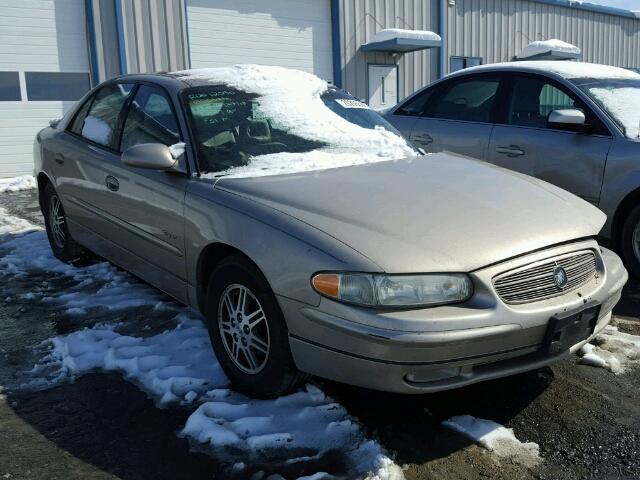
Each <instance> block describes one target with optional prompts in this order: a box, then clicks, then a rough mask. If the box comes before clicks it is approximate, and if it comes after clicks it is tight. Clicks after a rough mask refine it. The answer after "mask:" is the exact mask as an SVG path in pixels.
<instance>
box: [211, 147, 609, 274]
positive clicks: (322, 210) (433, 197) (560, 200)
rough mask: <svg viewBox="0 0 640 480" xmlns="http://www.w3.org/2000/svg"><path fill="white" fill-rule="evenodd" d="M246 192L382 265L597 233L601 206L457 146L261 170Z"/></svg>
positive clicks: (481, 260) (406, 266)
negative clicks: (297, 169)
mask: <svg viewBox="0 0 640 480" xmlns="http://www.w3.org/2000/svg"><path fill="white" fill-rule="evenodd" d="M215 188H218V189H223V190H227V191H231V192H234V193H236V194H240V195H244V196H246V197H249V198H251V199H252V200H255V201H259V202H262V203H263V204H266V205H268V206H270V207H272V208H274V209H277V210H279V211H282V212H284V213H286V214H288V215H291V216H292V217H295V218H297V219H299V220H301V221H303V222H305V223H307V224H309V225H312V226H314V227H316V228H318V229H319V230H322V231H324V232H325V233H328V234H329V235H331V236H333V237H335V238H337V239H338V240H340V241H341V242H343V243H345V244H347V245H349V246H350V247H352V248H354V249H355V250H357V251H359V252H360V253H361V254H363V255H364V256H366V257H367V258H369V259H370V260H372V261H373V262H375V263H376V264H377V265H379V266H380V267H381V268H382V269H383V270H384V271H386V272H391V273H398V272H428V271H437V272H442V271H472V270H475V269H478V268H481V267H483V266H486V265H489V264H492V263H495V262H499V261H502V260H505V259H507V258H511V257H514V256H517V255H521V254H524V253H527V252H530V251H533V250H537V249H540V248H545V247H548V246H551V245H554V244H559V243H562V242H567V241H571V240H574V239H578V238H584V237H591V236H595V235H597V233H598V232H599V231H600V229H601V228H602V225H603V224H604V221H605V219H606V217H605V215H604V214H603V213H602V212H600V211H599V210H598V209H597V208H595V207H593V206H592V205H590V204H588V203H587V202H585V201H583V200H581V199H580V198H578V197H576V196H574V195H572V194H570V193H568V192H565V191H564V190H561V189H559V188H557V187H554V186H552V185H550V184H548V183H546V182H543V181H541V180H537V179H534V178H532V177H528V176H525V175H521V174H518V173H515V172H511V171H509V170H505V169H502V168H499V167H495V166H492V165H489V164H486V163H484V162H479V161H475V160H471V159H468V158H465V157H461V156H457V155H452V154H433V155H427V156H423V157H418V158H413V159H408V160H400V161H391V162H384V163H376V164H372V165H363V166H356V167H347V168H337V169H330V170H324V171H321V172H314V173H303V174H296V175H279V176H274V177H266V178H259V179H251V178H246V179H232V178H227V177H223V178H222V179H220V180H219V181H218V182H217V183H216V185H215Z"/></svg>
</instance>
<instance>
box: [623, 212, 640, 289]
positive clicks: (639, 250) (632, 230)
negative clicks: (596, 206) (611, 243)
mask: <svg viewBox="0 0 640 480" xmlns="http://www.w3.org/2000/svg"><path fill="white" fill-rule="evenodd" d="M620 251H621V253H622V258H623V259H624V264H625V266H626V267H627V270H629V272H630V273H631V274H632V275H633V276H634V277H636V278H637V279H640V205H638V206H636V207H635V208H633V209H632V210H631V211H630V212H629V214H628V215H627V218H626V219H625V221H624V224H623V225H622V231H621V235H620Z"/></svg>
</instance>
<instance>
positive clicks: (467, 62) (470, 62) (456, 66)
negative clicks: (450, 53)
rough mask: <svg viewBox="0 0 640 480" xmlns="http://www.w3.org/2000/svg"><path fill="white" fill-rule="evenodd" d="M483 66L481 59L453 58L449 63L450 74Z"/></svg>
mask: <svg viewBox="0 0 640 480" xmlns="http://www.w3.org/2000/svg"><path fill="white" fill-rule="evenodd" d="M478 65H482V58H481V57H451V60H450V61H449V73H453V72H457V71H458V70H462V69H464V68H469V67H477V66H478Z"/></svg>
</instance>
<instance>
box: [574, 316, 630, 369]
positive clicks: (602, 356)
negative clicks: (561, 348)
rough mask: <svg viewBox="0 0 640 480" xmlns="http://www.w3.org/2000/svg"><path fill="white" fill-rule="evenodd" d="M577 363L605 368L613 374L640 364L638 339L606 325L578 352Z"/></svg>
mask: <svg viewBox="0 0 640 480" xmlns="http://www.w3.org/2000/svg"><path fill="white" fill-rule="evenodd" d="M578 353H579V355H580V356H581V357H580V360H579V362H580V363H583V364H585V365H591V366H592V367H598V368H605V369H607V370H609V371H610V372H613V373H615V374H620V373H624V372H626V371H627V370H628V368H629V367H631V366H635V365H638V364H640V337H639V336H637V335H631V334H629V333H624V332H621V331H619V330H618V328H617V327H614V326H612V325H608V326H606V327H605V328H604V330H602V332H601V333H600V334H599V335H598V336H597V337H596V338H595V340H594V341H593V342H592V343H587V344H586V345H584V346H583V347H582V348H581V349H580V351H579V352H578Z"/></svg>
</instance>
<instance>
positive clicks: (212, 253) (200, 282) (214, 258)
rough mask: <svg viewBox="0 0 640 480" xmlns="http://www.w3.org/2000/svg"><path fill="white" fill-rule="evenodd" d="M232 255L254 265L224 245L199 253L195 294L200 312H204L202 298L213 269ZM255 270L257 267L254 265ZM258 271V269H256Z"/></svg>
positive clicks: (220, 244) (214, 244) (238, 251)
mask: <svg viewBox="0 0 640 480" xmlns="http://www.w3.org/2000/svg"><path fill="white" fill-rule="evenodd" d="M232 255H242V256H243V257H244V258H246V259H247V260H249V261H250V262H251V263H253V264H254V265H255V262H253V260H251V259H250V258H249V257H248V256H247V255H245V254H244V253H243V252H242V251H240V250H238V249H237V248H235V247H232V246H231V245H227V244H226V243H212V244H210V245H207V246H206V247H205V248H204V249H203V250H202V252H201V253H200V258H198V265H197V267H196V282H197V283H196V294H197V296H198V308H199V309H200V311H201V312H203V311H204V302H203V301H204V298H205V294H206V293H207V285H208V283H209V277H210V276H211V272H213V270H214V268H216V266H217V265H219V264H220V262H222V261H223V260H224V259H225V258H227V257H230V256H232ZM256 268H258V267H257V265H256ZM258 270H259V268H258Z"/></svg>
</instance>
